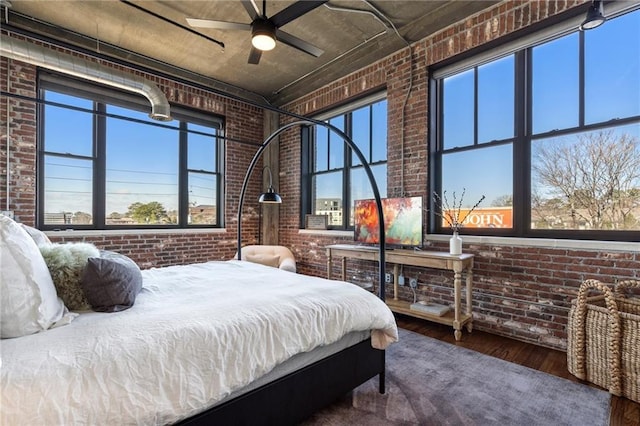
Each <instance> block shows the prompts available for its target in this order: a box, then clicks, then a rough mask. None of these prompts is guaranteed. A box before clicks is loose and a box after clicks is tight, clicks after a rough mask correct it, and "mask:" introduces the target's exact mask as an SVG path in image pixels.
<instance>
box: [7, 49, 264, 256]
mask: <svg viewBox="0 0 640 426" xmlns="http://www.w3.org/2000/svg"><path fill="white" fill-rule="evenodd" d="M76 55H78V56H81V57H82V55H80V54H76ZM101 63H102V64H103V65H106V66H109V67H113V68H114V69H119V70H124V71H131V70H127V68H125V67H122V66H116V65H113V64H110V63H108V62H104V61H101ZM0 69H1V70H2V77H1V78H0V85H1V87H2V91H5V92H8V93H11V94H16V95H20V96H25V97H28V98H35V97H36V84H37V74H36V73H37V69H36V67H35V66H34V65H31V64H27V63H23V62H20V61H17V60H13V59H8V58H5V57H2V58H0ZM136 74H139V75H142V76H143V77H145V78H148V79H149V80H151V81H153V82H154V83H155V84H157V85H158V86H159V87H160V88H161V89H162V90H163V92H164V93H165V95H166V96H167V99H168V100H169V102H171V104H173V105H183V106H188V107H191V108H196V109H199V110H202V111H206V112H210V113H213V114H217V115H223V116H224V117H225V124H226V127H225V131H226V136H228V137H229V138H231V139H234V140H239V141H243V142H245V143H240V142H235V141H228V142H227V143H226V153H225V154H226V155H225V173H226V182H225V184H226V187H225V209H224V214H225V218H226V220H225V224H226V228H225V230H223V231H220V230H216V231H212V232H203V233H190V232H180V231H176V232H174V233H166V232H158V233H153V232H146V233H143V234H139V235H130V233H127V232H123V233H117V232H116V233H112V232H103V233H101V232H93V233H91V232H76V231H61V232H60V233H59V234H54V235H51V233H50V238H51V239H52V241H54V242H64V241H86V242H91V243H94V244H95V245H96V246H98V247H99V248H101V249H107V250H115V251H119V252H121V253H123V254H126V255H128V256H130V257H131V258H132V259H134V260H135V261H136V262H138V263H139V264H140V265H141V267H143V268H148V267H152V266H166V265H174V264H185V263H192V262H198V261H207V260H217V259H230V258H231V257H233V255H234V254H235V251H236V223H237V216H236V213H237V210H238V199H239V195H240V188H241V186H242V181H243V179H244V175H245V172H246V169H247V167H248V165H249V162H250V161H251V158H252V157H253V154H254V153H255V151H256V149H257V145H259V144H260V143H261V142H262V128H263V125H262V116H263V111H262V109H261V108H258V107H255V106H252V105H249V104H245V103H242V102H239V101H236V100H232V99H228V98H225V97H221V96H219V95H216V94H213V93H211V92H208V91H206V90H203V89H200V88H194V87H191V86H186V85H184V84H181V83H178V82H175V81H171V80H167V79H164V78H158V77H157V76H153V75H146V74H144V73H140V72H139V71H136ZM7 76H8V82H7ZM7 108H8V119H7ZM36 110H37V104H36V102H33V101H29V100H22V99H18V98H14V97H4V96H3V97H2V101H1V102H0V121H1V123H2V135H1V136H0V209H2V210H13V211H14V212H15V218H16V220H18V221H20V222H23V223H25V224H28V225H34V223H35V218H36ZM7 126H8V127H7ZM252 143H253V144H255V145H252ZM7 168H8V169H9V170H8V171H9V173H7ZM7 176H9V179H8V182H7ZM7 183H8V184H9V186H8V188H9V193H8V195H7ZM259 190H260V176H259V174H255V173H254V176H253V177H252V180H251V184H250V185H249V188H248V191H247V194H246V199H245V205H244V213H245V214H244V220H243V239H244V241H245V244H248V243H252V242H255V241H256V239H257V235H258V234H257V233H258V214H257V212H258V210H257V207H258V205H257V204H258V203H257V202H252V201H251V200H257V197H258V192H259Z"/></svg>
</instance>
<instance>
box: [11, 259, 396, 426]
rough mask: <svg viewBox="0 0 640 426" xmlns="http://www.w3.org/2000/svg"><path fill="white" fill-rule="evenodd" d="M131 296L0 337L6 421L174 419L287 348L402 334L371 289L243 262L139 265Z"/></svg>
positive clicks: (273, 361)
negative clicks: (136, 290)
mask: <svg viewBox="0 0 640 426" xmlns="http://www.w3.org/2000/svg"><path fill="white" fill-rule="evenodd" d="M143 277H144V285H143V290H142V292H141V293H140V295H139V296H138V298H137V300H136V304H135V305H134V306H133V307H132V308H131V309H129V310H126V311H123V312H118V313H97V312H90V313H82V314H81V315H80V316H79V317H78V318H76V319H75V320H74V321H73V322H72V323H71V324H69V325H67V326H64V327H60V328H55V329H51V330H48V331H46V332H43V333H38V334H34V335H30V336H24V337H20V338H16V339H5V340H2V342H1V345H2V346H1V356H2V366H1V372H2V377H1V384H2V389H1V394H0V424H2V425H6V426H10V425H20V426H23V425H36V424H38V425H71V424H73V425H99V424H104V425H115V424H118V425H122V424H145V425H146V424H167V423H172V422H175V421H177V420H180V419H183V418H186V417H190V416H192V415H194V414H196V413H198V412H200V411H203V410H204V409H205V408H208V407H210V406H212V405H214V404H215V403H216V402H217V401H219V400H221V399H222V398H224V397H225V396H227V395H229V394H230V393H231V392H233V391H234V390H237V389H239V388H242V387H243V386H245V385H247V384H249V383H250V382H252V381H253V380H255V379H257V378H259V377H260V376H262V375H263V374H266V373H267V372H269V371H270V370H272V369H273V368H274V367H275V366H276V365H278V364H280V363H281V362H283V361H285V360H287V359H288V358H290V357H291V356H293V355H295V354H297V353H300V352H306V351H310V350H312V349H314V348H315V347H317V346H321V345H326V344H330V343H333V342H335V341H337V340H339V339H340V338H341V337H342V336H343V335H345V334H347V333H349V332H351V331H357V330H369V329H370V330H373V331H372V334H371V335H372V343H373V345H374V346H376V347H378V348H379V349H384V348H386V346H387V345H389V344H390V343H391V342H393V341H396V340H397V329H396V325H395V320H394V317H393V314H392V313H391V311H390V310H389V309H388V308H387V306H386V305H385V304H384V303H383V302H382V301H380V300H379V299H378V298H377V297H376V296H375V295H373V294H371V293H369V292H367V291H365V290H363V289H361V288H359V287H358V286H355V285H351V284H348V283H344V282H340V281H328V280H325V279H322V278H315V277H309V276H304V275H299V274H293V273H290V272H285V271H281V270H279V269H277V268H269V267H266V266H262V265H258V264H254V263H250V262H246V261H228V262H208V263H202V264H195V265H186V266H171V267H166V268H157V269H150V270H144V271H143Z"/></svg>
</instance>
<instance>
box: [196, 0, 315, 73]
mask: <svg viewBox="0 0 640 426" xmlns="http://www.w3.org/2000/svg"><path fill="white" fill-rule="evenodd" d="M326 2H327V0H324V1H309V0H299V1H296V2H295V3H293V4H292V5H291V6H289V7H287V8H285V9H283V10H281V11H280V12H278V13H276V14H275V15H273V16H272V17H270V18H268V17H267V1H266V0H263V1H262V13H260V10H259V8H258V6H256V4H255V3H254V1H253V0H242V1H241V2H240V3H242V5H243V6H244V8H245V9H246V11H247V13H248V14H249V16H250V17H251V23H250V24H243V23H239V22H226V21H212V20H209V19H193V18H187V22H188V23H189V25H191V26H192V27H196V28H214V29H217V30H248V31H251V44H252V47H251V52H250V53H249V63H250V64H257V63H258V62H260V57H261V56H262V52H263V51H267V50H271V49H273V48H274V47H275V46H276V40H278V41H281V42H283V43H284V44H287V45H289V46H291V47H294V48H296V49H298V50H301V51H302V52H305V53H308V54H309V55H312V56H315V57H316V58H317V57H318V56H320V55H322V54H323V53H324V51H323V50H322V49H319V48H317V47H315V46H313V45H312V44H310V43H307V42H306V41H304V40H302V39H299V38H298V37H296V36H293V35H291V34H289V33H286V32H284V31H282V30H281V29H280V27H281V26H283V25H285V24H287V23H289V22H291V21H293V20H294V19H297V18H299V17H300V16H302V15H304V14H305V13H307V12H310V11H311V10H313V9H315V8H316V7H318V6H321V5H322V4H323V3H326Z"/></svg>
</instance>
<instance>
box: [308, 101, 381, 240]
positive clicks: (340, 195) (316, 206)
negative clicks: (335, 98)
mask: <svg viewBox="0 0 640 426" xmlns="http://www.w3.org/2000/svg"><path fill="white" fill-rule="evenodd" d="M383 96H384V94H377V95H375V96H373V97H369V98H366V99H363V100H361V101H359V102H357V103H356V104H350V105H349V106H348V107H345V108H342V109H341V110H339V111H333V112H332V113H329V114H327V115H325V116H322V117H319V118H318V119H321V120H326V122H327V123H329V124H331V125H332V126H334V127H336V128H338V129H339V130H341V131H342V132H344V133H345V134H346V135H347V136H349V137H350V138H351V140H352V141H353V142H354V144H355V145H356V146H357V147H358V150H360V152H361V153H362V155H363V157H364V161H365V162H366V164H367V165H368V166H369V167H370V169H371V171H372V173H373V175H374V178H375V181H376V184H377V186H378V191H379V192H380V196H381V197H384V196H386V192H387V101H386V99H384V98H383ZM302 140H303V143H302V146H303V148H302V149H303V153H302V155H303V161H302V174H303V178H302V191H301V192H302V194H303V201H302V202H303V207H302V209H301V211H302V214H303V215H304V214H316V215H326V216H328V218H327V223H328V226H329V228H330V229H352V228H353V201H354V200H359V199H365V198H373V190H372V189H371V184H370V183H369V179H368V177H367V174H366V171H365V168H364V166H363V164H362V161H361V160H360V158H358V156H357V155H356V153H355V152H354V151H353V150H351V149H350V148H349V146H348V145H347V143H345V141H344V140H343V139H342V137H340V135H338V134H337V133H335V132H333V131H329V129H328V128H326V127H324V126H312V127H307V128H303V130H302ZM301 223H305V221H304V217H302V218H301Z"/></svg>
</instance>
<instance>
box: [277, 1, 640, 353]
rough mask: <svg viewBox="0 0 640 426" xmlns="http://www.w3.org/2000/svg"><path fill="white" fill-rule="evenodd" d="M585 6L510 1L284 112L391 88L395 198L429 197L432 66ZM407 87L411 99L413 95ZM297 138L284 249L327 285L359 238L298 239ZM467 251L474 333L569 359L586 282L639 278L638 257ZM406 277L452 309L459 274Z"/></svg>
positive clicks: (523, 247) (365, 265)
mask: <svg viewBox="0 0 640 426" xmlns="http://www.w3.org/2000/svg"><path fill="white" fill-rule="evenodd" d="M582 3H583V1H571V0H568V1H532V2H525V1H506V2H502V3H500V4H498V5H497V6H495V7H494V8H492V9H490V10H488V11H486V12H483V13H481V14H478V15H475V16H471V17H469V18H467V19H465V20H464V21H461V22H458V23H457V24H455V25H452V26H450V27H448V28H445V29H443V30H442V31H440V32H438V33H436V34H434V35H433V36H432V37H429V38H427V39H424V40H421V41H419V42H417V43H414V44H413V45H412V47H411V53H409V48H405V49H403V50H400V51H398V52H396V53H395V54H393V55H391V56H389V57H387V58H385V59H384V60H381V61H379V62H377V63H375V64H372V65H370V66H368V67H366V68H364V69H361V70H359V71H358V72H355V73H353V74H351V75H349V76H347V77H345V78H343V79H341V80H339V81H335V82H333V83H332V84H329V85H327V86H325V87H323V88H321V89H319V90H317V91H315V92H313V93H309V94H308V95H306V96H304V97H302V98H300V99H298V100H296V101H295V102H292V103H291V104H289V105H287V106H286V108H287V109H288V110H290V111H293V112H295V113H298V114H309V115H313V114H314V112H317V111H322V110H326V109H328V108H330V107H331V106H335V105H339V104H342V103H344V102H347V101H349V100H350V99H354V98H357V97H358V96H361V95H363V94H366V93H369V92H372V91H375V90H380V89H386V90H387V96H388V98H387V100H388V133H387V141H388V172H387V175H388V179H387V181H388V185H389V186H388V188H387V193H388V196H390V197H392V196H403V195H404V196H423V197H425V196H426V195H427V194H426V191H427V188H428V182H427V179H428V174H427V173H428V164H427V163H428V161H427V160H428V145H427V143H428V130H429V129H428V120H427V117H428V113H429V111H428V95H429V94H428V78H429V75H428V67H429V66H430V65H432V64H436V63H438V62H440V61H442V60H445V59H447V58H450V57H452V56H455V55H457V54H460V53H463V52H465V51H468V50H469V49H472V48H475V47H478V46H481V45H483V44H485V43H487V42H489V41H493V40H500V38H501V37H504V36H507V35H509V34H512V33H513V32H515V31H518V30H521V29H523V28H525V27H527V26H529V25H531V24H534V23H537V22H540V21H544V20H545V19H546V18H548V17H551V16H553V15H556V14H558V13H561V12H564V11H566V10H568V9H571V8H573V7H575V6H577V5H580V4H582ZM409 55H411V56H409ZM410 70H411V71H412V73H413V75H412V76H411V74H410ZM409 87H411V91H410V93H409V94H408V95H407V92H408V90H409ZM283 121H285V122H286V121H287V119H286V118H285V119H284V120H283ZM403 129H404V131H403ZM298 136H299V132H298V133H295V132H291V131H290V132H288V135H287V137H283V138H281V145H280V155H281V158H280V164H281V168H282V175H281V181H280V186H281V193H282V194H286V195H290V198H291V199H292V200H296V202H293V203H285V204H282V206H281V212H280V214H281V216H280V221H281V229H280V243H281V244H284V245H287V246H289V247H290V248H291V249H292V251H293V252H294V254H295V256H296V259H297V262H298V270H299V271H300V272H302V273H306V274H313V275H319V276H326V269H327V263H326V253H325V249H324V246H326V245H328V244H334V243H347V244H348V243H352V242H353V238H352V237H351V236H348V237H344V236H341V237H333V236H330V235H329V236H327V235H320V234H318V233H316V234H313V233H311V234H310V233H308V232H304V233H300V232H299V231H298V229H299V204H298V203H297V199H298V196H299V192H300V176H299V170H300V155H299V152H300V148H299V137H298ZM403 170H404V173H402V171H403ZM400 176H403V177H402V178H400ZM288 198H289V197H288ZM485 240H491V239H485ZM425 245H426V246H427V248H428V249H435V250H447V249H448V246H447V242H446V241H442V239H440V241H438V240H437V239H435V238H429V237H428V236H427V241H426V244H425ZM558 246H560V247H561V246H562V244H558ZM592 246H593V245H592ZM464 250H465V252H469V253H473V254H474V255H475V256H476V257H475V267H474V294H473V299H474V300H473V307H474V317H475V322H474V328H475V329H481V330H486V331H489V332H492V333H495V334H501V335H505V336H508V337H512V338H516V339H519V340H523V341H527V342H531V343H535V344H538V345H542V346H547V347H551V348H557V349H561V350H562V349H565V348H566V322H567V315H568V310H569V307H570V302H571V299H573V298H574V297H575V295H576V293H577V289H578V288H579V286H580V284H581V282H582V281H583V280H584V279H586V278H597V279H601V280H603V281H605V282H609V283H612V282H614V281H615V280H616V279H623V278H633V277H638V276H640V272H639V271H640V255H639V254H638V250H633V251H624V250H622V251H618V250H607V249H600V250H598V249H592V250H586V249H575V248H545V247H540V246H539V244H534V243H533V242H532V243H531V244H527V242H526V240H525V241H524V243H523V241H522V239H519V242H518V244H517V245H516V244H515V243H514V244H510V243H509V239H495V242H493V243H491V242H488V243H483V244H476V243H469V242H465V244H464ZM347 264H348V271H347V277H348V279H349V280H351V281H354V282H360V283H377V281H378V279H377V277H378V270H377V265H376V264H375V263H373V262H363V261H355V260H351V259H350V260H349V261H348V262H347ZM333 267H334V270H333V271H332V273H333V276H339V273H340V272H339V262H334V265H333ZM391 269H392V265H387V270H391ZM403 273H404V275H405V276H407V277H409V276H410V277H416V278H418V282H419V283H420V286H419V295H420V296H422V297H429V298H431V299H432V300H435V301H439V302H441V303H447V304H450V303H452V301H453V295H452V293H453V291H452V287H453V282H452V281H453V274H445V273H438V272H437V271H433V270H428V269H424V268H423V269H420V268H408V267H405V268H404V270H403ZM391 292H392V289H391V287H389V288H387V295H389V294H391ZM400 297H401V298H402V299H404V300H411V299H412V297H413V294H412V293H411V290H410V289H409V288H408V287H401V289H400Z"/></svg>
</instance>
